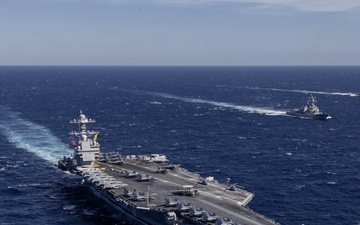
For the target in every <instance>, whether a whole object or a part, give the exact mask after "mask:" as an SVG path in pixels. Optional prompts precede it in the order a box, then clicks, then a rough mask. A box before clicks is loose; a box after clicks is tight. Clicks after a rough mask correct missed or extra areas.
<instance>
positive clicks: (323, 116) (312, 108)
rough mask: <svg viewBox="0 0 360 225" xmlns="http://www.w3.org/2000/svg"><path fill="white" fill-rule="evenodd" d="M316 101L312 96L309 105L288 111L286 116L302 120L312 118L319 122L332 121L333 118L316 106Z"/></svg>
mask: <svg viewBox="0 0 360 225" xmlns="http://www.w3.org/2000/svg"><path fill="white" fill-rule="evenodd" d="M315 102H316V99H315V97H314V96H312V95H310V97H309V99H308V101H307V104H306V105H304V106H302V107H300V108H297V109H291V110H289V111H286V114H288V115H291V116H296V117H302V118H310V119H317V120H327V119H330V118H331V116H330V115H329V114H327V113H324V112H320V110H319V107H317V106H316V105H315Z"/></svg>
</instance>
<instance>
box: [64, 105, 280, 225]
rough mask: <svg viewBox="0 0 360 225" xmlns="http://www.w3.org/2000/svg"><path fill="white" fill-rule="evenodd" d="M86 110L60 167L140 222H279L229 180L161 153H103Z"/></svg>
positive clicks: (257, 224)
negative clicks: (177, 162) (255, 207)
mask: <svg viewBox="0 0 360 225" xmlns="http://www.w3.org/2000/svg"><path fill="white" fill-rule="evenodd" d="M95 122H96V121H95V120H93V119H88V118H87V117H86V116H85V115H84V114H83V113H82V111H80V116H79V118H78V119H74V120H71V121H70V123H72V124H76V125H78V126H79V130H78V131H73V132H70V136H71V137H72V138H74V139H73V141H72V145H73V147H74V153H73V154H72V156H70V157H67V156H64V157H63V158H62V159H60V160H59V161H58V164H57V166H58V167H59V168H60V169H62V170H64V171H69V172H71V173H74V174H78V175H79V176H80V178H81V179H80V180H82V181H81V183H83V184H84V185H86V186H88V187H89V188H90V190H91V191H92V192H93V193H94V194H95V195H97V196H99V197H101V198H102V199H104V200H105V202H106V203H107V204H110V205H111V206H112V207H113V208H114V209H116V210H117V211H119V213H121V214H122V215H124V216H127V217H128V218H129V219H131V220H132V221H134V222H135V223H137V224H151V225H185V224H196V225H236V224H238V225H241V224H248V225H274V224H278V223H276V222H275V221H273V220H271V219H269V218H267V217H265V216H263V215H261V214H259V213H256V212H254V211H252V210H251V209H250V208H248V207H247V206H246V205H247V204H248V203H249V202H250V201H251V200H252V198H253V197H254V194H253V193H250V192H248V191H246V190H243V189H242V188H240V187H239V186H237V185H235V184H231V183H230V180H229V179H228V181H227V182H225V183H219V182H217V181H216V180H215V179H214V178H213V177H201V176H200V175H199V174H196V173H192V172H189V171H187V170H186V169H184V168H182V167H181V166H180V165H174V164H170V163H169V161H168V159H167V157H166V156H165V155H163V154H151V155H128V156H122V155H120V154H119V153H116V152H106V153H105V152H101V151H100V144H99V143H98V142H97V137H98V134H99V132H97V131H89V130H87V128H86V125H87V124H89V123H95Z"/></svg>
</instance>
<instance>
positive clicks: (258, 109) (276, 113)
mask: <svg viewBox="0 0 360 225" xmlns="http://www.w3.org/2000/svg"><path fill="white" fill-rule="evenodd" d="M125 91H128V92H133V93H137V94H147V95H152V96H156V97H161V98H168V99H175V100H180V101H183V102H189V103H195V104H209V105H214V106H218V107H223V108H232V109H236V110H239V111H241V112H246V113H257V114H262V115H268V116H283V115H286V112H285V111H282V110H275V109H268V108H261V107H253V106H243V105H236V104H233V103H227V102H216V101H210V100H205V99H200V98H186V97H181V96H178V95H172V94H167V93H161V92H149V91H137V90H125Z"/></svg>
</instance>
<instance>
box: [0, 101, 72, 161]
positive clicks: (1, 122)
mask: <svg viewBox="0 0 360 225" xmlns="http://www.w3.org/2000/svg"><path fill="white" fill-rule="evenodd" d="M20 115H21V114H20V113H16V112H13V111H11V110H10V109H8V108H5V107H3V106H0V132H1V133H2V134H3V135H4V136H5V137H6V139H7V140H8V141H9V142H10V143H12V144H14V145H15V146H16V147H17V148H21V149H25V150H26V151H28V152H32V153H34V154H36V155H37V156H39V157H41V158H43V159H45V160H47V161H49V162H52V163H54V162H56V161H57V160H58V159H59V158H61V157H62V156H63V155H70V154H71V150H70V149H69V148H68V146H67V145H66V144H64V143H63V142H61V141H60V140H59V139H58V138H57V137H55V136H54V135H53V134H52V133H51V131H50V130H49V129H48V128H46V127H44V126H41V125H38V124H36V123H33V122H31V121H28V120H26V119H23V118H21V116H20Z"/></svg>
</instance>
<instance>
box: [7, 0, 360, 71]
mask: <svg viewBox="0 0 360 225" xmlns="http://www.w3.org/2000/svg"><path fill="white" fill-rule="evenodd" d="M0 31H1V32H0V65H90V66H107V65H111V66H292V65H360V0H0Z"/></svg>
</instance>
